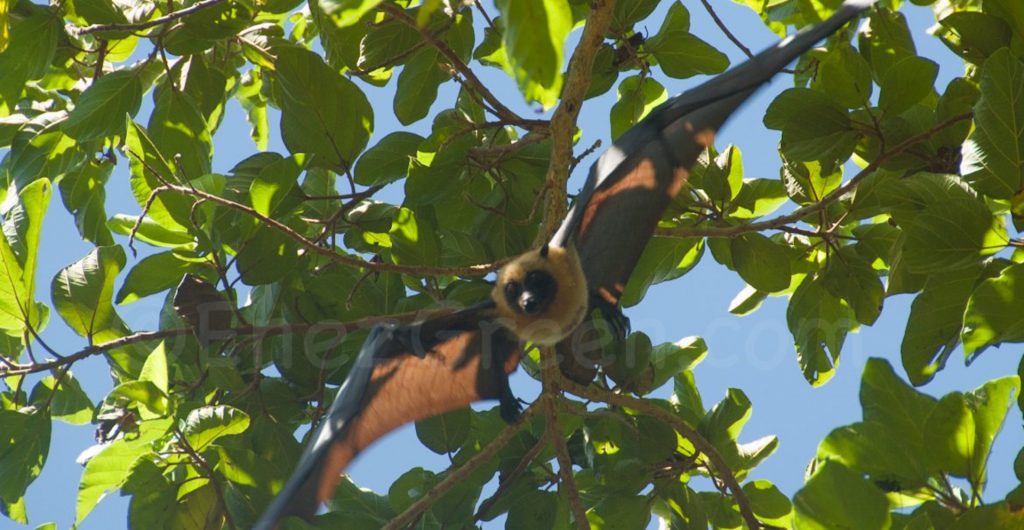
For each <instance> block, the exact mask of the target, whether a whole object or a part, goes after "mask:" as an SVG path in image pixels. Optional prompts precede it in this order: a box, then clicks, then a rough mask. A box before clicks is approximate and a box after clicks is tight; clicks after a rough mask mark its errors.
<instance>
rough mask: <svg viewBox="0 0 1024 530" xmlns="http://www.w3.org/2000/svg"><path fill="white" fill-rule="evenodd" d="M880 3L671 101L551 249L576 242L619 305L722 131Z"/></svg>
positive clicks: (609, 161)
mask: <svg viewBox="0 0 1024 530" xmlns="http://www.w3.org/2000/svg"><path fill="white" fill-rule="evenodd" d="M873 1H874V0H849V1H847V2H846V3H844V4H843V5H842V6H841V7H840V8H839V10H838V11H836V13H835V14H834V15H832V17H830V18H829V19H828V20H826V21H825V22H823V23H821V24H819V25H817V26H814V27H812V28H810V29H807V30H805V31H802V32H800V33H798V34H796V35H794V36H793V37H790V38H788V39H786V40H783V41H782V42H780V43H779V44H778V45H777V46H775V47H773V48H769V49H767V50H765V51H763V52H761V53H759V54H757V55H755V56H754V57H752V58H751V59H750V60H748V61H747V62H745V63H743V64H741V65H739V66H737V67H736V68H733V69H732V70H729V71H728V72H726V73H724V74H722V75H720V76H717V77H715V78H714V79H711V80H710V81H708V82H706V83H704V84H702V85H700V86H698V87H696V88H693V89H691V90H688V91H687V92H684V93H683V94H680V95H679V96H676V97H674V98H672V99H670V100H669V101H667V102H665V103H664V104H662V105H661V106H659V107H658V108H657V109H655V110H654V111H652V112H651V114H650V115H649V116H648V117H647V118H645V119H644V120H643V121H641V122H640V123H638V124H637V125H636V126H634V127H632V128H630V129H629V130H628V131H626V132H625V133H623V134H622V136H621V137H619V139H618V140H616V141H615V144H614V145H612V146H611V147H610V148H609V149H608V150H607V151H605V152H604V153H603V154H602V155H601V157H600V158H599V159H598V160H597V162H595V163H594V165H593V166H591V168H590V174H589V175H588V178H587V182H586V183H585V184H584V187H583V190H581V192H580V194H579V196H578V198H577V200H576V203H575V204H574V206H573V208H572V209H571V210H570V212H569V215H568V216H567V218H566V220H565V221H564V222H563V223H562V225H561V227H560V228H559V230H558V232H557V233H556V234H555V236H554V237H553V238H552V240H551V243H552V244H554V245H558V246H565V245H567V244H569V243H570V242H575V244H576V248H577V249H578V251H579V254H580V261H582V263H583V269H584V272H585V273H586V276H587V283H588V285H589V286H590V288H591V290H592V291H594V292H595V293H596V294H597V295H598V296H600V297H601V298H602V299H604V300H605V301H606V302H608V303H611V304H616V303H618V300H619V297H620V296H621V295H622V291H623V289H624V288H625V284H626V280H628V278H629V275H630V274H631V273H632V271H633V267H634V266H635V265H636V262H637V260H639V259H640V254H641V253H642V252H643V248H644V246H645V245H646V244H647V240H648V239H649V238H650V235H651V234H652V233H653V232H654V228H655V226H656V224H657V222H658V219H660V218H661V215H662V212H664V210H665V208H666V207H667V206H668V203H669V201H671V200H672V199H673V198H674V197H675V195H676V194H677V193H678V192H679V189H680V188H681V187H682V184H683V182H684V181H685V179H686V177H687V176H688V172H689V170H690V168H691V167H692V166H693V164H694V163H695V162H696V160H697V157H698V156H700V154H701V152H702V151H703V150H704V148H705V147H707V145H709V144H710V143H711V141H712V139H713V138H714V134H715V132H716V131H717V130H718V129H719V127H721V125H722V124H723V123H724V122H725V120H726V119H728V118H729V116H730V115H732V113H733V112H734V111H735V110H736V108H737V107H739V106H740V105H741V104H742V103H743V102H744V101H746V99H747V98H748V97H750V95H751V94H753V93H754V92H755V91H756V90H757V89H758V88H759V87H761V86H762V85H763V84H764V83H766V82H767V81H768V80H769V79H771V77H772V76H773V75H774V74H776V73H778V72H779V70H781V69H783V68H784V67H785V66H786V65H787V64H789V63H790V62H792V61H793V60H794V59H796V58H797V57H799V56H800V55H801V54H803V53H804V52H806V51H807V50H808V49H810V48H811V47H812V46H814V44H815V43H817V42H818V41H820V40H821V39H823V38H825V37H827V36H828V35H830V34H832V33H833V32H835V31H836V30H837V29H839V28H840V27H842V26H843V25H844V24H846V23H847V22H849V21H850V20H851V19H853V18H854V17H856V16H857V15H858V14H859V13H861V12H862V11H863V10H864V9H866V8H867V7H868V6H869V5H871V4H872V3H873Z"/></svg>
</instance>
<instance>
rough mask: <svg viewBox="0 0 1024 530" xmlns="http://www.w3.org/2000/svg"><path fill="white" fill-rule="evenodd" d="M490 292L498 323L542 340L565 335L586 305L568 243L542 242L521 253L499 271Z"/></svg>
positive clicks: (583, 287) (581, 280)
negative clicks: (495, 307)
mask: <svg viewBox="0 0 1024 530" xmlns="http://www.w3.org/2000/svg"><path fill="white" fill-rule="evenodd" d="M491 296H492V298H493V299H494V303H495V304H496V305H497V308H498V320H499V321H500V322H501V323H502V325H504V326H505V327H507V328H508V329H509V330H511V331H512V332H513V333H515V335H516V336H517V337H519V338H520V339H522V340H527V341H530V342H534V343H537V344H541V345H549V344H554V343H556V342H558V341H560V340H562V339H563V338H565V337H566V336H567V335H568V334H569V333H570V332H572V330H573V329H575V328H576V326H578V325H579V323H580V322H581V321H582V320H583V316H584V315H585V314H586V310H587V282H586V279H585V278H584V276H583V269H582V267H580V260H579V257H578V256H577V255H576V251H575V250H573V249H572V248H571V247H570V248H566V247H557V246H548V245H544V246H543V247H541V248H539V249H537V250H531V251H529V252H527V253H525V254H523V255H521V256H519V257H518V258H516V259H515V260H513V261H512V262H510V263H509V264H508V265H505V266H504V267H502V269H501V270H500V271H499V272H498V281H497V283H496V284H495V286H494V291H493V293H492V295H491Z"/></svg>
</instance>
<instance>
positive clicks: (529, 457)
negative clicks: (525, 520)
mask: <svg viewBox="0 0 1024 530" xmlns="http://www.w3.org/2000/svg"><path fill="white" fill-rule="evenodd" d="M547 445H548V444H547V440H546V439H545V438H544V437H541V439H540V440H537V443H535V444H533V447H531V448H530V450H529V451H527V452H526V454H524V455H523V457H522V458H520V459H519V463H518V464H516V467H515V468H513V469H512V471H510V472H509V473H508V474H507V475H505V477H504V478H502V479H501V482H500V483H498V489H497V490H495V491H494V495H491V496H490V497H488V498H487V499H486V500H485V501H484V502H481V503H480V507H479V508H477V510H476V514H474V515H473V520H474V521H480V520H482V519H483V518H484V514H486V513H487V511H488V510H490V509H491V507H492V506H494V504H495V503H497V502H498V501H499V500H500V499H501V496H502V495H504V493H505V492H506V491H508V488H509V486H511V485H512V484H514V483H515V481H516V479H518V478H519V476H520V475H522V474H523V472H525V471H526V468H528V467H530V463H532V462H533V461H534V459H536V458H537V456H538V455H539V454H540V452H541V451H542V450H544V448H545V447H547Z"/></svg>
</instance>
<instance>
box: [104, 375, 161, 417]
mask: <svg viewBox="0 0 1024 530" xmlns="http://www.w3.org/2000/svg"><path fill="white" fill-rule="evenodd" d="M107 398H108V399H111V398H124V399H125V400H127V402H128V404H127V405H129V406H130V405H138V409H139V415H140V416H142V418H143V419H147V420H148V419H153V418H161V417H163V416H166V415H167V412H168V411H170V407H171V400H170V399H169V398H168V397H167V393H166V392H164V391H163V390H161V389H160V388H159V387H157V386H156V384H155V383H153V382H152V381H127V382H124V383H121V384H120V385H117V386H116V387H114V389H113V390H111V391H110V394H108V395H107Z"/></svg>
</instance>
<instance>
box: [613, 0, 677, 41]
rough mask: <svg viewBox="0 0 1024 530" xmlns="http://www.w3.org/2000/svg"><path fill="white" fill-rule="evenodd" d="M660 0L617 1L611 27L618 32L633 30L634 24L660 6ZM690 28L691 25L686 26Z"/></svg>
mask: <svg viewBox="0 0 1024 530" xmlns="http://www.w3.org/2000/svg"><path fill="white" fill-rule="evenodd" d="M658 2H659V0H636V1H633V2H615V7H614V8H613V9H612V23H611V28H612V30H613V31H614V32H615V33H616V34H619V33H626V32H627V31H630V30H632V28H633V24H636V23H637V22H640V21H641V20H643V19H645V18H647V17H648V16H649V15H650V14H651V13H652V12H654V9H655V8H657V7H658ZM686 29H689V25H687V26H686Z"/></svg>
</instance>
